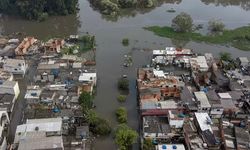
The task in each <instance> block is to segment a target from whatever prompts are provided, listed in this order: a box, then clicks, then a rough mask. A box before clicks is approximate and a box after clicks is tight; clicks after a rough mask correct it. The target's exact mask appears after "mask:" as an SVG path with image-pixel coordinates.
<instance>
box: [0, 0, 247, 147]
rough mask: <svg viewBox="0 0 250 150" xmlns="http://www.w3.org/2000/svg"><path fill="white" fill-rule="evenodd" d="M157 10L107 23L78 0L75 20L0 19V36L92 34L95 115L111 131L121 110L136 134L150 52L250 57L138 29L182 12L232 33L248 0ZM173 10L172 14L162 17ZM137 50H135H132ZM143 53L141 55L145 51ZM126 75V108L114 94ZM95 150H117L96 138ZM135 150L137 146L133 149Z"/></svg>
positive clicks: (180, 3) (174, 1) (169, 3)
mask: <svg viewBox="0 0 250 150" xmlns="http://www.w3.org/2000/svg"><path fill="white" fill-rule="evenodd" d="M165 1H166V3H164V4H159V6H158V7H157V8H155V9H148V10H134V11H127V12H124V14H123V15H121V16H120V17H118V18H115V19H110V18H107V17H104V16H102V15H101V14H100V13H98V11H95V10H93V9H92V8H91V7H90V5H89V3H88V2H87V1H85V0H80V12H79V14H77V15H71V16H66V17H51V18H49V19H48V20H47V21H45V22H42V23H38V22H30V21H24V20H21V19H20V18H13V17H6V16H2V17H1V19H0V34H9V33H13V32H25V33H27V35H34V36H37V37H38V38H42V39H46V38H49V37H52V36H58V37H62V36H67V35H70V34H81V33H84V32H90V33H91V34H95V35H96V40H97V54H96V61H97V70H98V87H97V96H96V98H95V104H96V106H97V108H96V110H97V112H98V113H99V114H100V115H101V116H103V117H105V118H107V119H109V121H110V122H111V124H112V126H113V127H114V128H115V127H116V125H117V122H116V120H115V114H114V112H115V110H116V108H117V107H118V106H122V105H124V106H125V107H127V109H128V119H129V122H128V123H129V125H130V126H131V127H133V128H134V129H138V114H137V101H136V90H135V79H136V68H137V67H140V66H142V65H145V64H148V63H149V62H150V55H151V51H150V50H148V49H160V48H164V47H166V46H175V45H179V44H182V45H183V44H184V45H185V47H187V48H192V49H194V50H195V51H196V52H199V53H205V52H211V53H213V54H215V55H217V54H218V53H219V52H221V51H227V52H230V53H232V55H233V56H235V57H236V56H250V52H245V51H240V50H237V49H234V48H229V47H224V46H219V45H212V44H205V43H195V42H185V41H184V42H183V41H176V40H171V39H167V38H162V37H157V36H155V35H153V33H151V32H148V31H145V30H143V29H142V27H144V26H149V25H170V23H171V20H172V18H173V17H174V16H176V14H178V13H180V12H182V11H183V12H187V13H189V14H190V15H191V16H192V18H193V19H194V22H195V23H197V24H200V23H202V24H205V25H206V23H207V22H208V20H210V19H213V18H215V19H222V20H223V22H225V24H226V26H227V27H228V28H235V27H239V26H243V25H247V24H248V23H250V15H249V14H250V4H249V2H248V1H246V0H222V1H219V2H218V0H165ZM171 8H173V9H175V10H176V12H175V13H168V12H166V11H167V10H168V9H171ZM123 38H129V39H130V45H129V46H128V47H124V46H122V44H121V40H122V39H123ZM134 48H136V49H134ZM143 49H144V50H143ZM127 53H131V55H132V57H133V66H132V67H130V68H123V67H122V64H123V56H124V55H125V54H127ZM123 74H126V75H128V78H129V80H130V93H129V97H128V100H127V102H126V103H125V104H120V103H118V102H117V100H116V96H118V91H117V87H116V81H117V79H118V78H119V77H120V76H121V75H123ZM95 149H98V150H99V149H105V150H111V149H116V146H115V144H114V142H113V139H112V136H110V137H106V138H98V139H97V141H96V143H95ZM134 149H138V145H135V146H134Z"/></svg>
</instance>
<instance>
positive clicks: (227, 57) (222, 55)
mask: <svg viewBox="0 0 250 150" xmlns="http://www.w3.org/2000/svg"><path fill="white" fill-rule="evenodd" d="M219 55H220V59H221V60H223V61H231V60H232V57H231V54H230V53H228V52H221V53H220V54H219Z"/></svg>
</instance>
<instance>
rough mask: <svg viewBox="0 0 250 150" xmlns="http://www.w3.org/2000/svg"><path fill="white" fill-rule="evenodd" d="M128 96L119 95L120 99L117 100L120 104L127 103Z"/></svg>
mask: <svg viewBox="0 0 250 150" xmlns="http://www.w3.org/2000/svg"><path fill="white" fill-rule="evenodd" d="M126 98H127V97H126V95H119V96H118V97H117V100H118V101H119V102H125V101H126Z"/></svg>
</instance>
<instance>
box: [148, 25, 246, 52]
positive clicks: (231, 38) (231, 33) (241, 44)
mask: <svg viewBox="0 0 250 150" xmlns="http://www.w3.org/2000/svg"><path fill="white" fill-rule="evenodd" d="M145 29H146V30H149V31H152V32H154V33H155V34H156V35H158V36H162V37H167V38H173V39H177V40H193V41H197V42H207V43H212V44H225V45H230V46H232V47H235V48H238V49H240V50H247V51H250V26H245V27H240V28H236V29H233V30H224V31H222V32H221V34H213V35H202V34H200V33H196V32H193V31H190V32H176V31H175V30H174V29H173V28H172V27H167V26H165V27H159V26H151V27H145Z"/></svg>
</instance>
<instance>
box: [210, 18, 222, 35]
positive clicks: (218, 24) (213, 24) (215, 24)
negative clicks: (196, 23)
mask: <svg viewBox="0 0 250 150" xmlns="http://www.w3.org/2000/svg"><path fill="white" fill-rule="evenodd" d="M224 28H225V25H224V23H223V22H222V21H221V20H210V21H209V22H208V30H210V31H211V32H222V31H223V30H224Z"/></svg>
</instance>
